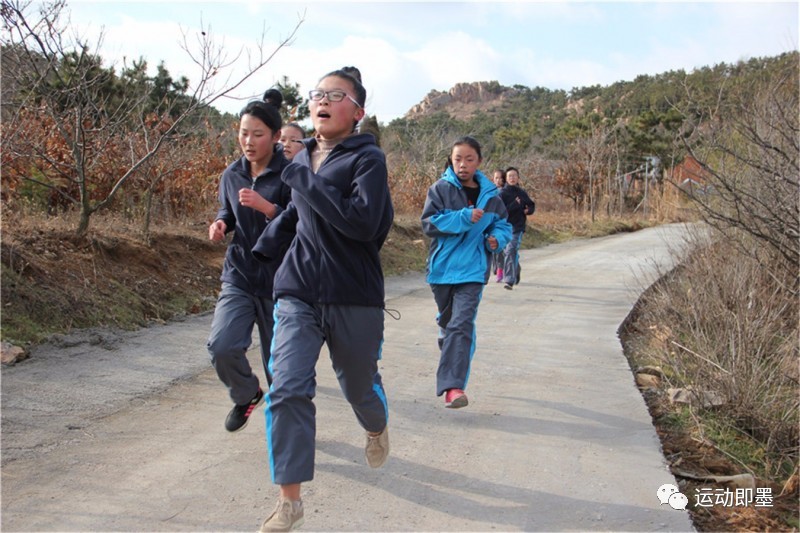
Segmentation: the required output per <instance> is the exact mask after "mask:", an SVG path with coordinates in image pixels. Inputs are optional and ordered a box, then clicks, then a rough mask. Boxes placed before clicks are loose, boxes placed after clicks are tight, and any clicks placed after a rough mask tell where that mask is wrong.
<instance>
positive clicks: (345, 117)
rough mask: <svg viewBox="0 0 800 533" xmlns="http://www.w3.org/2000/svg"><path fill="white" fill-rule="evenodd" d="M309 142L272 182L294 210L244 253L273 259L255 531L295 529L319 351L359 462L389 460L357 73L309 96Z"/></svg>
mask: <svg viewBox="0 0 800 533" xmlns="http://www.w3.org/2000/svg"><path fill="white" fill-rule="evenodd" d="M309 99H310V100H311V102H310V111H311V120H312V122H313V124H314V128H315V130H316V132H317V133H316V136H315V137H313V138H309V139H304V140H303V144H304V146H303V149H302V150H301V151H300V152H299V153H298V154H297V155H296V156H295V157H294V159H293V160H292V162H291V163H290V164H289V166H288V167H287V168H286V170H285V171H284V173H283V175H282V177H281V179H282V180H283V182H284V183H286V184H287V185H289V186H290V187H291V188H292V202H291V203H290V205H289V207H288V208H287V209H286V210H285V211H284V212H283V213H281V215H280V216H279V217H277V218H276V219H275V220H273V221H272V222H270V223H269V225H268V226H267V228H266V229H265V231H264V233H263V234H262V238H261V239H260V240H259V242H258V244H257V245H256V247H255V248H254V249H253V252H254V253H255V254H256V255H257V256H260V257H263V258H265V259H268V258H271V257H280V256H281V253H282V249H283V247H284V246H285V245H286V244H287V243H290V244H289V245H288V246H289V247H288V251H287V252H286V255H285V258H284V260H283V262H282V263H281V266H280V268H279V269H278V272H277V274H276V275H275V285H274V287H275V290H274V295H275V301H276V303H275V321H276V322H275V336H274V340H273V348H272V361H271V365H270V371H271V374H272V376H273V382H272V386H271V387H270V390H269V393H268V395H267V407H266V417H267V448H268V451H269V462H270V470H271V474H272V481H273V483H276V484H278V485H280V496H279V499H278V504H277V506H276V508H275V511H274V512H273V513H272V514H271V515H270V516H269V517H267V519H266V520H264V523H263V524H262V526H261V531H289V530H291V529H294V528H296V527H298V526H300V525H301V524H302V523H303V519H304V518H303V517H304V511H303V504H302V501H301V497H300V485H301V483H303V482H306V481H311V480H312V479H313V477H314V448H315V435H316V423H315V407H314V402H313V398H314V394H315V389H316V380H315V370H314V367H315V366H316V363H317V360H318V358H319V354H320V350H321V348H322V344H323V343H326V344H327V346H328V351H329V353H330V358H331V362H332V363H333V368H334V371H335V373H336V376H337V378H338V380H339V385H340V386H341V389H342V392H343V393H344V397H345V398H346V399H347V401H348V402H349V403H350V406H351V407H352V409H353V412H354V413H355V415H356V419H357V420H358V422H359V424H360V425H361V427H363V428H364V430H365V432H366V437H365V441H366V447H365V456H366V461H367V463H368V464H369V466H371V467H372V468H377V467H379V466H381V465H383V463H384V462H385V461H386V458H387V456H388V454H389V434H388V430H387V422H388V415H389V411H388V406H387V402H386V394H385V392H384V389H383V385H382V381H381V375H380V373H379V372H378V360H379V359H380V357H381V348H382V345H383V326H384V325H383V308H384V278H383V270H382V269H381V262H380V257H379V252H380V249H381V247H382V246H383V243H384V241H385V239H386V236H387V234H388V233H389V228H390V227H391V225H392V219H393V217H394V210H393V207H392V202H391V198H390V196H389V184H388V173H387V169H386V158H385V156H384V153H383V151H381V149H380V148H379V147H378V146H377V144H376V141H375V137H374V136H372V135H370V134H359V133H356V127H357V125H358V123H359V121H360V120H361V119H362V118H363V117H364V103H365V101H366V90H365V89H364V87H363V85H362V84H361V74H360V72H359V71H358V69H355V68H353V67H346V68H343V69H341V70H337V71H334V72H331V73H329V74H327V75H325V76H324V77H323V78H322V79H321V80H320V81H319V83H318V85H317V88H316V89H314V90H312V91H311V92H310V93H309Z"/></svg>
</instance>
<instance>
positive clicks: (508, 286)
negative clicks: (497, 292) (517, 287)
mask: <svg viewBox="0 0 800 533" xmlns="http://www.w3.org/2000/svg"><path fill="white" fill-rule="evenodd" d="M503 288H504V289H508V290H510V291H511V290H514V287H512V286H511V284H510V283H506V284H505V285H503Z"/></svg>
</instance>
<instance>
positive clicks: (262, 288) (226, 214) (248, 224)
mask: <svg viewBox="0 0 800 533" xmlns="http://www.w3.org/2000/svg"><path fill="white" fill-rule="evenodd" d="M288 164H289V161H288V160H287V159H286V157H284V155H283V149H282V148H280V147H278V148H277V149H276V150H275V154H274V155H273V156H272V159H271V160H270V162H269V165H267V169H266V171H265V172H264V173H262V174H261V175H260V176H258V177H257V178H256V179H255V181H254V180H253V179H252V178H251V177H250V163H249V162H248V161H247V159H245V158H244V157H241V158H239V159H238V160H237V161H234V162H233V163H231V164H230V165H229V166H228V168H226V169H225V170H224V171H223V172H222V177H221V178H220V182H219V204H220V208H219V211H217V216H216V218H215V220H222V221H224V222H225V225H226V226H227V232H228V233H230V232H231V231H233V232H234V233H233V239H232V240H231V243H230V244H229V245H228V250H227V251H226V253H225V262H224V264H223V266H222V275H221V276H220V280H222V281H224V282H228V283H232V284H233V285H235V286H236V287H239V288H240V289H242V290H244V291H247V292H248V293H250V294H252V295H254V296H258V297H271V296H272V278H273V277H274V276H275V271H276V270H277V269H278V265H279V263H280V258H279V257H276V258H275V260H274V261H269V262H266V263H264V262H262V261H260V260H258V259H256V258H255V257H253V253H252V251H251V250H252V248H253V246H254V245H255V243H256V242H257V240H258V238H259V236H260V235H261V232H262V231H264V228H265V227H266V225H267V217H265V216H264V214H263V213H260V212H258V211H256V210H255V209H253V208H252V207H244V206H243V205H241V204H240V203H239V189H243V188H248V189H254V190H255V191H256V192H257V193H258V194H260V195H261V196H263V197H264V198H266V199H267V200H269V201H270V202H272V203H274V204H275V206H276V207H277V208H278V211H281V210H282V209H283V208H285V207H286V206H287V204H288V203H289V195H290V191H289V187H288V186H287V185H286V184H284V183H283V182H282V181H281V173H282V172H283V169H284V168H286V165H288Z"/></svg>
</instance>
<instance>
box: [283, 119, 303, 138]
mask: <svg viewBox="0 0 800 533" xmlns="http://www.w3.org/2000/svg"><path fill="white" fill-rule="evenodd" d="M284 127H285V128H294V129H296V130H297V131H299V132H300V135H302V136H303V137H305V136H306V130H304V129H303V126H301V125H300V124H298V123H297V122H289V123H287V124H284Z"/></svg>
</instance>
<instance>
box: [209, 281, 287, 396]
mask: <svg viewBox="0 0 800 533" xmlns="http://www.w3.org/2000/svg"><path fill="white" fill-rule="evenodd" d="M272 307H273V305H272V299H271V298H259V297H256V296H253V295H252V294H250V293H248V292H247V291H244V290H242V289H240V288H239V287H236V286H235V285H232V284H230V283H223V284H222V290H221V291H220V293H219V298H218V299H217V305H216V307H215V308H214V319H213V320H212V321H211V333H210V334H209V337H208V343H207V344H206V347H207V348H208V353H209V355H210V356H211V364H212V365H214V369H215V370H216V371H217V376H219V379H220V381H222V383H224V384H225V386H226V387H228V392H229V394H230V397H231V400H233V403H236V404H239V405H244V404H246V403H247V402H249V401H250V400H252V399H253V397H254V396H255V395H256V391H258V378H257V377H256V375H255V374H254V373H253V370H252V368H250V362H249V361H248V360H247V356H246V355H245V354H246V353H247V349H248V348H250V344H251V343H252V334H253V326H254V325H256V324H257V325H258V332H259V336H260V337H261V362H262V364H263V365H264V372H267V371H268V370H267V366H268V364H269V357H270V352H269V349H270V345H271V344H272V327H273V317H272ZM267 380H269V375H267Z"/></svg>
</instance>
